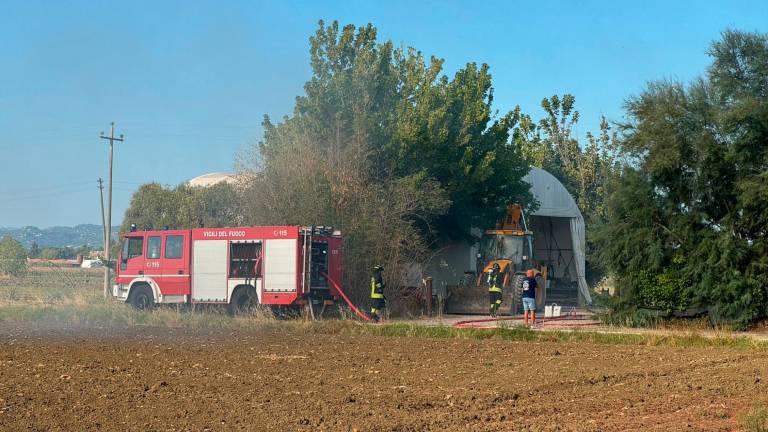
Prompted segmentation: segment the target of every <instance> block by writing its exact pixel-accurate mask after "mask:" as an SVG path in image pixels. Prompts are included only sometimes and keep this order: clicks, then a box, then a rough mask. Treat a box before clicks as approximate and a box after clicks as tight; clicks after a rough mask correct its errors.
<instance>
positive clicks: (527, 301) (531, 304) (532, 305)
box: [523, 297, 536, 312]
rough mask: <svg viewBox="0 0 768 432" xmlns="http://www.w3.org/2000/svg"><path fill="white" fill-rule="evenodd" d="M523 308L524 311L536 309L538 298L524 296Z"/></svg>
mask: <svg viewBox="0 0 768 432" xmlns="http://www.w3.org/2000/svg"><path fill="white" fill-rule="evenodd" d="M523 310H524V311H534V312H535V311H536V299H532V298H528V297H523Z"/></svg>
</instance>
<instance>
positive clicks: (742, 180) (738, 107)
mask: <svg viewBox="0 0 768 432" xmlns="http://www.w3.org/2000/svg"><path fill="white" fill-rule="evenodd" d="M709 53H710V55H711V56H712V59H713V61H712V64H711V65H710V67H709V69H708V71H707V74H706V76H705V77H703V78H701V79H699V80H696V81H695V82H693V83H692V84H690V85H685V84H682V83H678V82H670V81H661V82H656V83H652V84H650V85H649V86H648V88H647V89H646V90H645V91H644V92H643V93H642V94H641V95H640V96H638V97H636V98H632V99H630V100H628V101H627V104H626V109H627V112H628V115H629V119H630V121H629V122H628V123H627V124H626V125H623V129H624V131H623V132H624V138H623V139H622V141H621V150H622V153H623V156H624V157H626V158H630V159H632V161H633V163H632V164H631V165H627V166H625V168H624V170H623V173H622V175H621V178H620V179H618V181H617V183H616V185H617V187H616V189H615V191H614V192H613V193H612V194H611V197H610V198H609V200H608V206H607V207H608V208H607V215H608V223H606V224H605V225H604V226H603V227H602V228H601V233H600V237H601V243H602V245H603V249H602V253H601V255H602V256H603V259H604V262H606V263H607V264H608V265H609V266H610V267H611V268H612V269H613V270H614V271H616V272H617V274H618V275H619V276H620V277H621V278H622V282H623V284H624V285H625V286H626V287H627V288H628V289H627V290H626V291H625V294H626V296H627V298H628V299H629V300H630V301H631V302H632V303H635V304H645V305H651V306H654V305H655V306H658V305H659V304H660V303H663V304H665V305H666V306H665V308H666V309H670V310H671V309H683V308H687V307H691V306H694V307H703V308H706V309H708V310H709V311H710V314H711V316H712V317H713V318H714V319H720V320H728V321H732V322H735V323H737V324H739V325H744V324H745V323H748V322H749V321H751V320H754V319H757V318H760V317H762V316H765V315H766V306H767V305H768V301H767V299H768V291H767V290H768V276H767V275H768V272H766V270H767V269H768V244H767V243H766V237H765V234H766V226H768V225H766V223H765V222H767V221H766V219H765V214H767V213H768V199H766V198H767V197H768V182H767V181H766V180H768V145H766V143H768V36H766V35H764V34H755V33H743V32H737V31H727V32H725V33H724V34H723V37H722V39H721V40H719V41H717V42H715V43H713V44H712V47H711V49H710V51H709ZM670 299H671V301H670Z"/></svg>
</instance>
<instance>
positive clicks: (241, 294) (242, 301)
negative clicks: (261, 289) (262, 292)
mask: <svg viewBox="0 0 768 432" xmlns="http://www.w3.org/2000/svg"><path fill="white" fill-rule="evenodd" d="M252 291H253V292H252ZM255 304H256V292H255V290H254V289H253V288H250V287H241V288H237V289H236V290H235V292H234V293H232V299H231V300H230V302H229V313H231V314H232V315H239V314H243V313H247V312H248V311H250V310H251V309H253V306H254V305H255Z"/></svg>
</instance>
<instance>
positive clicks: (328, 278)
mask: <svg viewBox="0 0 768 432" xmlns="http://www.w3.org/2000/svg"><path fill="white" fill-rule="evenodd" d="M321 275H322V276H323V277H324V278H325V279H326V280H327V281H328V282H330V283H331V285H333V287H334V288H336V291H338V292H339V294H341V298H343V299H344V301H345V302H347V304H348V305H349V307H350V308H351V309H352V310H353V311H355V313H356V314H357V315H358V316H359V317H360V318H362V319H363V320H365V321H370V320H371V319H370V318H368V316H367V315H365V314H364V313H362V312H360V309H358V308H357V307H356V306H355V305H354V304H353V303H352V301H351V300H349V298H348V297H347V295H346V294H344V291H342V290H341V286H339V284H338V283H336V281H335V280H333V279H331V277H330V276H328V275H327V274H325V273H321Z"/></svg>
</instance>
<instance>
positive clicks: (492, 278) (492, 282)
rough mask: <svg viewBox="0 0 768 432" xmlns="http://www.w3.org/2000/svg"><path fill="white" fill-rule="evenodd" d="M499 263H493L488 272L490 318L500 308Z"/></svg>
mask: <svg viewBox="0 0 768 432" xmlns="http://www.w3.org/2000/svg"><path fill="white" fill-rule="evenodd" d="M500 269H501V268H500V267H499V263H494V264H493V267H491V270H489V271H488V296H489V297H490V299H491V316H492V317H495V316H496V313H497V312H498V310H499V307H500V306H501V293H502V291H501V272H500V271H499V270H500Z"/></svg>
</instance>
